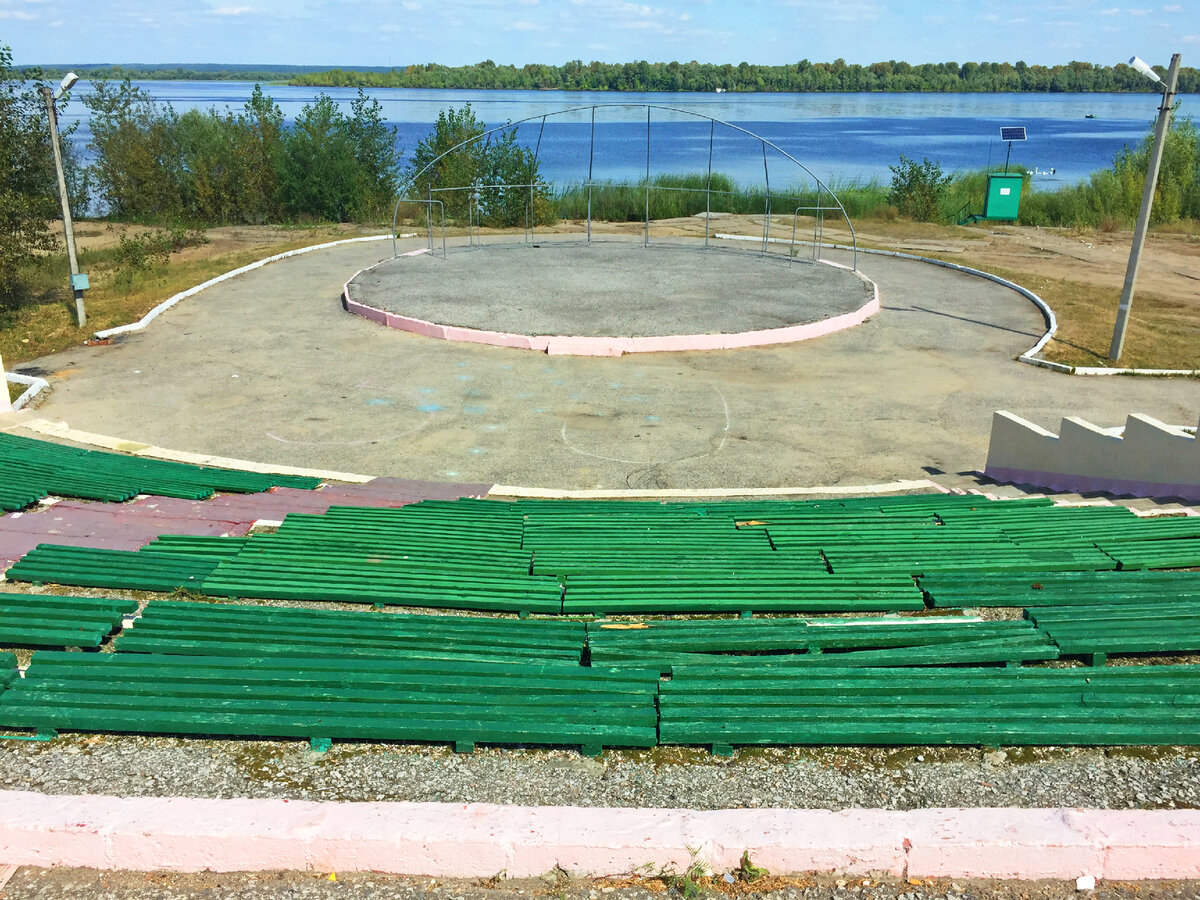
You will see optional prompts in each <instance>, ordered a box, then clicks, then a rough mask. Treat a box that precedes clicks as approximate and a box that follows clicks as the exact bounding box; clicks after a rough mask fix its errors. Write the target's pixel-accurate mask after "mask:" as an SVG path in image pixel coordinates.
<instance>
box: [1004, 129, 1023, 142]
mask: <svg viewBox="0 0 1200 900" xmlns="http://www.w3.org/2000/svg"><path fill="white" fill-rule="evenodd" d="M1000 140H1002V141H1023V140H1025V126H1024V125H1010V126H1007V127H1005V126H1003V125H1002V126H1000Z"/></svg>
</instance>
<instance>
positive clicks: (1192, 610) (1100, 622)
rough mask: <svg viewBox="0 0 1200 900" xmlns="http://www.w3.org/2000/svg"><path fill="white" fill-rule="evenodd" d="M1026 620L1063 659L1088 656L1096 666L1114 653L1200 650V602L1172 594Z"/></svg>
mask: <svg viewBox="0 0 1200 900" xmlns="http://www.w3.org/2000/svg"><path fill="white" fill-rule="evenodd" d="M1193 574H1196V575H1197V576H1198V577H1200V573H1193ZM1025 615H1026V616H1027V617H1028V618H1029V620H1030V621H1031V622H1033V623H1034V624H1036V625H1037V627H1038V628H1039V629H1040V630H1041V631H1043V632H1045V633H1046V634H1047V635H1048V636H1049V637H1050V638H1051V639H1052V640H1053V641H1054V643H1055V644H1056V645H1058V647H1059V649H1060V650H1061V651H1062V653H1063V654H1064V655H1072V656H1080V655H1082V656H1087V657H1088V658H1089V660H1090V661H1091V662H1092V663H1093V664H1097V663H1102V662H1103V661H1104V659H1105V657H1106V656H1107V655H1108V654H1110V653H1194V652H1197V651H1200V599H1192V600H1181V599H1177V598H1174V597H1171V596H1170V595H1167V596H1164V597H1163V598H1161V599H1159V600H1154V601H1138V602H1132V603H1123V604H1120V605H1119V606H1115V605H1102V606H1048V607H1039V608H1036V609H1030V610H1026V612H1025Z"/></svg>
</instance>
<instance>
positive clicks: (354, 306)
mask: <svg viewBox="0 0 1200 900" xmlns="http://www.w3.org/2000/svg"><path fill="white" fill-rule="evenodd" d="M426 252H428V251H427V250H413V251H412V252H410V253H404V254H401V255H402V256H417V255H419V254H421V253H426ZM820 262H822V263H824V264H825V265H827V266H832V267H834V268H837V269H847V270H849V267H848V266H844V265H842V264H841V263H835V262H830V261H829V260H820ZM369 268H374V267H373V266H372V267H369ZM365 271H367V269H363V270H362V271H359V272H355V273H354V274H353V275H351V276H350V278H349V280H347V281H346V283H345V284H344V285H342V306H343V308H344V309H345V310H346V311H347V312H351V313H354V314H355V315H356V316H362V317H363V318H365V319H370V320H371V321H372V322H378V323H379V324H380V325H386V326H387V327H388V328H395V329H397V330H399V331H409V332H412V333H413V334H419V335H421V336H423V337H431V338H437V339H438V340H444V341H462V342H464V343H469V344H490V345H491V346H494V347H513V348H516V349H518V350H538V351H541V352H543V353H546V354H549V355H550V356H559V355H561V356H621V355H622V354H625V353H661V352H669V351H676V352H678V351H687V350H737V349H741V348H743V347H765V346H768V345H770V344H794V343H799V342H800V341H808V340H812V339H813V338H818V337H825V336H826V335H829V334H833V333H834V332H837V331H844V330H846V329H847V328H853V327H854V326H856V325H861V324H862V323H863V322H865V321H867V319H869V318H871V316H873V315H876V314H877V313H878V312H879V310H880V308H881V307H880V303H879V285H877V284H876V283H875V282H873V281H872V280H871V279H869V278H867V277H866V276H865V275H863V274H862V273H861V272H855V273H854V274H855V275H857V276H858V277H859V278H861V279H862V280H863V281H865V282H866V283H867V284H869V285H871V299H870V300H868V301H867V302H866V303H865V304H864V305H863V306H861V307H859V308H858V309H856V310H854V311H853V312H848V313H844V314H843V315H840V316H833V317H832V318H829V319H822V320H821V321H820V322H809V323H808V324H805V325H787V326H785V327H783V328H766V329H762V330H759V331H743V332H739V333H736V334H668V335H654V336H652V337H583V336H579V335H525V334H514V333H512V332H508V331H490V330H487V329H480V328H467V327H464V326H459V325H441V324H438V323H437V322H430V321H427V320H426V319H418V318H415V317H413V316H404V315H400V314H398V313H390V312H387V311H385V310H382V309H378V308H377V307H374V306H368V305H367V304H365V303H360V302H359V301H357V300H354V299H352V298H351V296H350V282H351V281H353V280H354V279H355V278H357V277H358V276H359V275H361V274H362V273H363V272H365Z"/></svg>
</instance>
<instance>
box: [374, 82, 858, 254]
mask: <svg viewBox="0 0 1200 900" xmlns="http://www.w3.org/2000/svg"><path fill="white" fill-rule="evenodd" d="M598 109H645V110H646V171H647V176H648V175H649V169H650V116H651V114H652V111H653V110H659V111H662V112H670V113H679V114H681V115H685V116H692V117H694V118H697V119H703V120H705V121H707V122H709V123H710V124H711V126H712V127H711V129H710V132H709V144H708V184H707V187H706V189H705V196H706V198H707V199H706V208H707V209H709V210H710V211H711V197H712V174H713V173H712V156H713V136H714V134H715V131H716V126H717V125H721V126H723V127H725V128H728V129H730V130H732V131H735V132H739V133H741V134H744V135H746V136H747V137H750V138H753V139H754V140H756V141H758V142H759V143H760V144H761V145H762V151H763V176H764V179H765V181H764V187H765V188H766V202H767V208H766V212H765V215H764V222H763V248H764V252H765V249H766V246H767V243H768V237H769V232H770V227H771V184H770V170H769V168H768V165H767V163H768V160H767V148H768V147H769V148H771V149H772V150H774V151H775V152H776V153H778V154H779V155H780V156H782V157H783V158H784V159H786V160H788V161H789V162H791V163H792V164H793V165H795V166H796V167H797V168H799V169H800V170H801V171H803V172H804V174H806V175H807V176H808V177H809V178H810V179H812V182H813V184H814V185H816V188H817V206H815V207H797V208H796V210H795V214H794V216H793V222H792V244H793V249H792V255H793V256H794V255H795V247H794V245H795V243H796V239H795V232H796V222H797V220H798V219H799V216H800V213H801V211H802V210H806V209H807V210H812V209H815V210H817V225H816V228H815V231H814V242H813V243H814V245H815V246H814V258H815V257H817V256H819V252H820V245H821V235H822V232H823V230H824V214H823V213H824V210H826V209H830V210H831V209H835V208H836V209H837V210H838V211H839V212H840V213H841V214H842V218H843V219H844V220H845V222H846V227H847V228H849V229H850V243H851V248H852V251H853V259H854V262H853V268H854V270H855V271H857V270H858V237H857V235H856V234H855V232H854V223H852V222H851V221H850V216H849V215H848V214H847V213H846V208H845V207H844V206H843V205H842V201H841V200H839V199H838V196H837V194H835V193H834V192H833V189H832V188H830V187H829V186H828V185H827V184H825V182H823V181H822V180H821V179H820V178H818V177H817V176H816V175H815V174H814V173H813V171H812V170H811V169H809V168H808V166H806V165H804V163H802V162H800V160H798V159H796V157H794V156H792V155H791V154H790V153H788V152H787V151H786V150H784V149H783V148H782V147H780V146H779V145H778V144H776V143H774V142H773V141H770V140H767V138H765V137H762V136H761V135H758V134H755V133H754V132H753V131H750V130H749V129H747V128H743V127H742V126H740V125H734V124H733V123H732V122H726V121H724V120H722V119H717V118H714V117H713V116H708V115H705V114H704V113H701V112H696V111H694V110H690V109H682V108H680V107H677V106H664V105H661V104H655V103H593V104H590V105H587V106H571V107H567V108H565V109H559V110H555V111H554V112H548V113H541V114H539V115H533V116H526V117H525V118H523V119H517V120H516V121H515V122H514V121H509V122H506V123H505V124H503V125H497V126H496V127H494V128H489V129H487V130H486V131H484V132H482V133H480V134H477V135H475V136H474V137H471V138H468V139H467V140H465V141H460V142H459V143H457V144H455V145H454V146H453V147H451V148H450V149H448V150H445V151H443V152H442V153H439V154H438V155H437V156H436V157H434V158H433V159H432V160H430V161H429V162H428V163H426V164H425V165H424V166H423V167H422V168H421V169H420V170H419V171H417V172H415V173H413V175H412V176H411V177H410V178H409V179H408V180H407V181H406V182H405V185H406V186H407V187H409V188H415V187H416V182H417V180H418V179H419V178H420V177H421V176H422V175H424V174H425V173H426V172H428V171H429V170H430V169H431V168H433V167H434V166H435V165H437V163H438V162H439V161H440V160H442V159H444V158H445V157H447V156H449V155H450V154H452V153H455V152H457V151H459V150H461V149H462V148H464V147H468V146H470V145H471V144H476V143H478V142H479V141H482V140H485V139H487V138H490V137H491V136H492V135H494V134H499V133H502V132H504V131H507V130H508V129H510V128H515V127H517V126H518V125H524V124H527V123H529V122H536V121H539V120H540V121H541V129H540V130H539V131H538V140H537V145H536V147H535V149H534V153H533V158H532V162H533V163H534V164H536V160H537V157H538V153H539V152H540V150H541V144H542V135H543V133H544V131H545V128H546V120H547V119H549V118H551V117H553V116H562V115H568V114H570V113H577V112H590V113H591V134H590V137H589V139H588V178H587V182H586V185H587V189H588V214H587V233H588V239H589V240H590V239H591V233H592V202H591V192H592V187H593V184H594V183H593V181H592V174H593V165H594V162H595V152H596V110H598ZM530 182H531V183H530V184H528V185H504V187H528V188H529V189H530V194H531V195H532V193H533V188H534V185H533V184H532V179H530ZM473 187H478V186H473ZM485 187H490V185H485ZM459 189H460V188H443V189H441V190H459ZM646 191H647V193H646V203H647V219H646V242H647V243H649V237H650V234H649V227H650V222H649V198H650V194H649V191H650V184H649V177H647V180H646ZM822 192H823V193H827V194H829V196H830V198H831V199H832V200H833V202H834V204H835V206H821V200H820V197H821V194H822ZM414 201H415V202H418V203H423V204H428V203H431V202H437V201H433V200H432V196H430V197H429V198H425V199H421V198H415V197H413V196H411V195H409V194H407V193H402V194H401V196H400V197H399V198H398V199H397V201H396V207H395V210H394V211H393V213H392V255H393V257H395V256H396V255H397V248H396V225H397V222H398V217H399V213H400V205H401V204H402V203H405V202H409V203H411V202H414ZM710 220H711V216H710V215H707V214H706V215H705V220H704V223H705V224H704V245H705V247H707V246H708V230H709V223H710ZM444 227H445V218H444V213H443V230H444ZM530 228H532V223H529V224H527V229H526V230H527V233H528V230H529V229H530ZM430 247H431V249H432V243H431V244H430ZM444 252H445V247H444V238H443V253H444Z"/></svg>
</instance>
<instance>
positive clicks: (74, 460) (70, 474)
mask: <svg viewBox="0 0 1200 900" xmlns="http://www.w3.org/2000/svg"><path fill="white" fill-rule="evenodd" d="M319 483H320V481H319V479H316V478H304V477H297V476H291V475H263V474H259V473H256V472H245V471H241V470H235V469H217V468H212V467H207V466H194V465H189V464H187V463H178V462H169V461H166V460H158V459H146V458H143V457H137V456H124V455H122V454H118V453H108V452H105V451H103V450H83V449H79V448H77V447H68V446H65V445H63V444H53V443H50V442H49V441H40V440H36V439H34V438H27V437H21V436H19V435H14V434H0V511H4V510H16V509H22V508H24V507H25V506H29V505H30V504H32V503H35V502H37V501H38V500H40V499H41V498H43V497H46V496H49V495H51V494H53V495H55V496H59V497H78V498H81V499H84V500H107V501H112V502H120V501H125V500H130V499H132V498H133V497H135V496H137V495H138V494H158V495H160V496H164V497H183V498H187V499H193V500H202V499H204V498H206V497H210V496H212V494H213V492H214V491H228V492H232V493H258V492H260V491H265V490H269V489H270V488H272V487H292V488H304V489H312V488H315V487H316V486H317V485H318V484H319Z"/></svg>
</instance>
